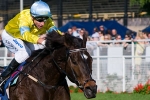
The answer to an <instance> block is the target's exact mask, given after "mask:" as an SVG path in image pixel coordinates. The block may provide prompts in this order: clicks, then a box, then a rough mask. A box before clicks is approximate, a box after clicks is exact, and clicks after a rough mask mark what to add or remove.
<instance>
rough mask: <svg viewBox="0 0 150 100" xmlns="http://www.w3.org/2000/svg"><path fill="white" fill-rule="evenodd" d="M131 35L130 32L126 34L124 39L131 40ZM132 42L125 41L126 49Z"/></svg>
mask: <svg viewBox="0 0 150 100" xmlns="http://www.w3.org/2000/svg"><path fill="white" fill-rule="evenodd" d="M131 39H132V38H131V35H130V34H126V35H125V39H124V40H131ZM129 44H131V42H123V47H124V49H126V48H127V47H128V45H129Z"/></svg>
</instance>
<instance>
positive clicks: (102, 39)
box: [98, 31, 104, 41]
mask: <svg viewBox="0 0 150 100" xmlns="http://www.w3.org/2000/svg"><path fill="white" fill-rule="evenodd" d="M98 33H99V40H100V41H104V33H103V32H101V31H99V32H98Z"/></svg>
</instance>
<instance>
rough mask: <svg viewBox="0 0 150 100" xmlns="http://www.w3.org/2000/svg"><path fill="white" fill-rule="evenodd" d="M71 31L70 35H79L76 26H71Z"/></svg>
mask: <svg viewBox="0 0 150 100" xmlns="http://www.w3.org/2000/svg"><path fill="white" fill-rule="evenodd" d="M72 33H73V34H72V35H73V36H75V37H77V36H79V33H78V31H77V27H76V26H73V27H72Z"/></svg>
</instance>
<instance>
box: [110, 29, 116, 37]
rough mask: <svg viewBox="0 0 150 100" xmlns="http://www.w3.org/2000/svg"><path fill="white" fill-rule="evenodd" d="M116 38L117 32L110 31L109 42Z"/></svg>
mask: <svg viewBox="0 0 150 100" xmlns="http://www.w3.org/2000/svg"><path fill="white" fill-rule="evenodd" d="M116 36H117V30H116V29H112V31H111V40H115V38H116Z"/></svg>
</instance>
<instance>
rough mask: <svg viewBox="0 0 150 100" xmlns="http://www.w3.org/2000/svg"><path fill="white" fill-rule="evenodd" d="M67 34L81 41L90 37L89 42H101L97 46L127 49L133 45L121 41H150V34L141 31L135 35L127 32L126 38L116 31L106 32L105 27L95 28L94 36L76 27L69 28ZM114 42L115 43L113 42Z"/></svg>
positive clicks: (108, 30)
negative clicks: (114, 46)
mask: <svg viewBox="0 0 150 100" xmlns="http://www.w3.org/2000/svg"><path fill="white" fill-rule="evenodd" d="M67 33H68V34H71V35H73V36H75V37H79V38H81V39H82V38H83V37H82V36H83V34H86V35H87V36H88V38H87V40H88V41H99V43H98V44H97V45H98V46H111V45H116V46H120V45H122V46H124V47H125V48H126V47H127V46H128V44H131V42H122V41H121V40H132V41H136V40H141V39H150V33H143V32H140V31H139V32H138V33H137V34H135V33H134V32H132V31H130V30H127V31H126V32H125V33H126V34H125V36H124V37H122V36H121V34H119V33H118V32H117V30H116V29H112V30H110V29H107V30H106V28H105V26H103V25H101V26H99V27H95V28H94V29H93V33H92V35H89V33H88V31H86V30H85V29H84V28H77V27H76V26H73V27H71V28H69V29H68V31H67ZM113 40H114V42H112V41H113Z"/></svg>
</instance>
